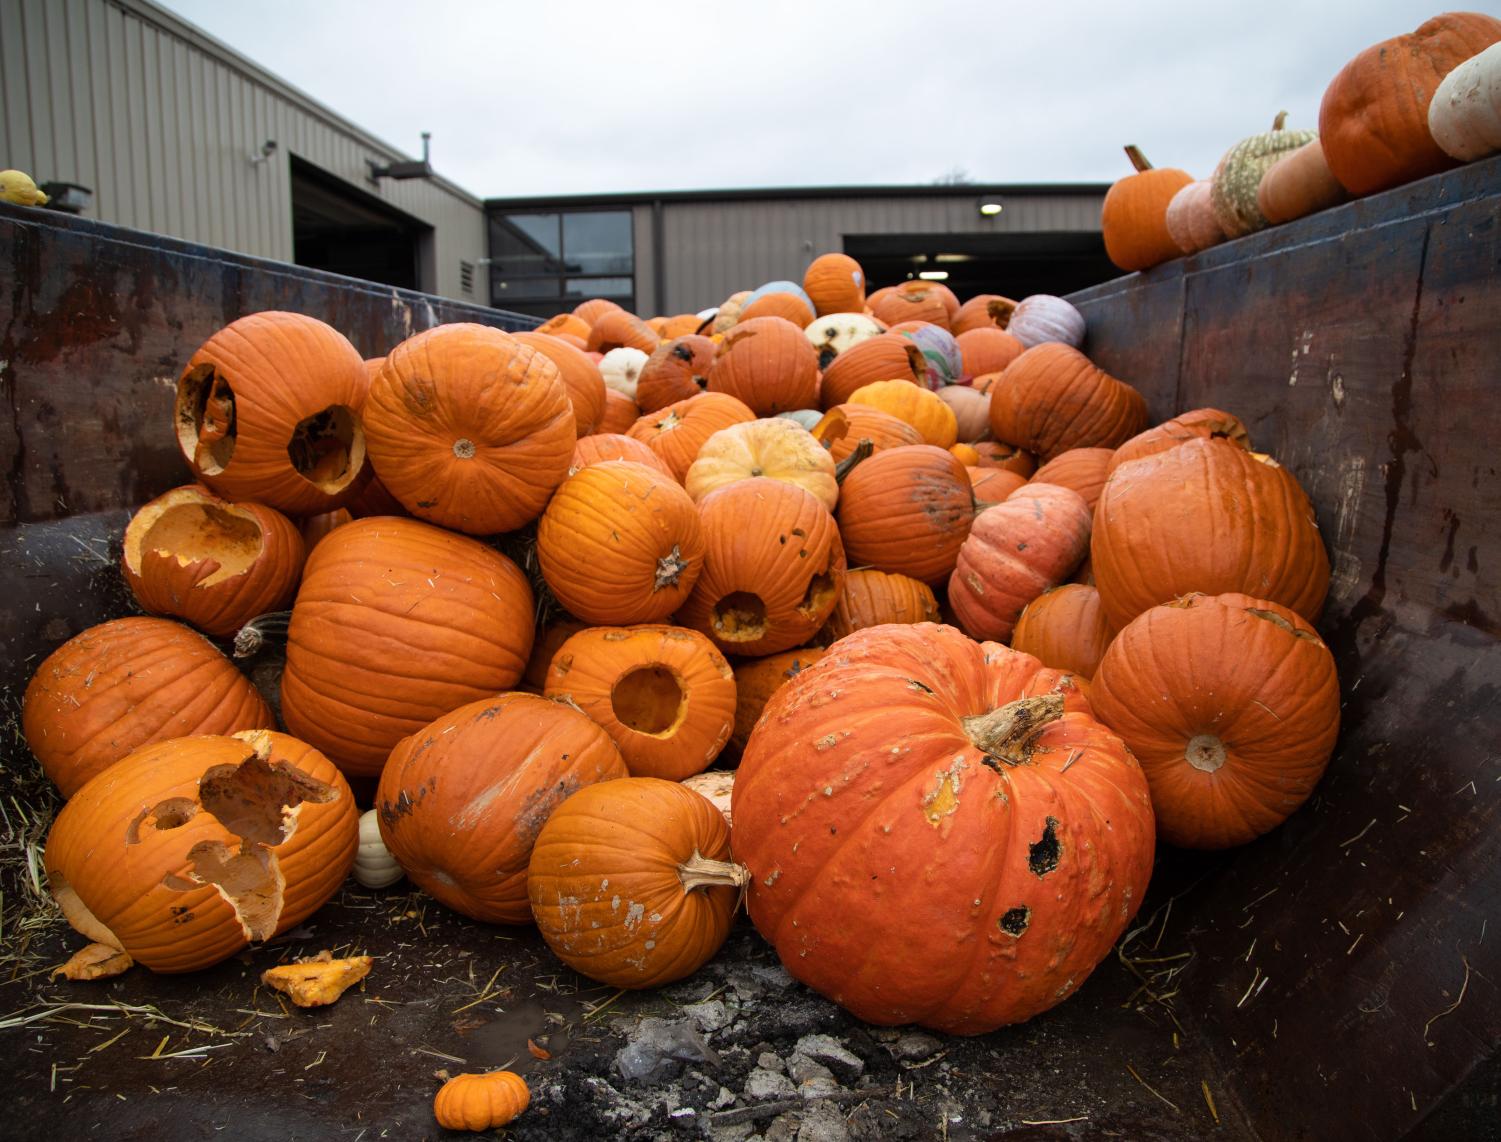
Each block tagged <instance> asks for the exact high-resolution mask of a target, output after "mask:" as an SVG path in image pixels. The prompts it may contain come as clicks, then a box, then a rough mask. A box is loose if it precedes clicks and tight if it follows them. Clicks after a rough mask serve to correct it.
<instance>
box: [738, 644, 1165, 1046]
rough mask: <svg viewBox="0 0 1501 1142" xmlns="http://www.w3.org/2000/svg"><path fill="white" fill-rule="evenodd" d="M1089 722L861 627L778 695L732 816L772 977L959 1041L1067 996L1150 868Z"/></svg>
mask: <svg viewBox="0 0 1501 1142" xmlns="http://www.w3.org/2000/svg"><path fill="white" fill-rule="evenodd" d="M1023 699H1033V700H1032V701H1026V702H1023V704H1022V705H1020V706H1017V705H1015V704H1014V703H1016V702H1018V701H1020V700H1023ZM1002 711H1004V712H1002ZM1087 711H1088V706H1087V704H1086V703H1085V702H1084V701H1083V699H1082V697H1081V696H1080V695H1079V693H1078V691H1077V690H1076V689H1075V688H1073V686H1072V684H1071V682H1070V680H1069V679H1067V678H1066V677H1060V676H1059V675H1058V673H1057V672H1056V671H1051V670H1046V669H1044V668H1043V667H1042V666H1041V664H1040V663H1038V662H1037V660H1036V659H1034V658H1031V657H1030V656H1028V655H1024V654H1016V653H1014V652H1012V651H1010V650H1007V649H1006V648H1005V647H1003V646H998V645H995V644H984V645H981V644H979V643H975V642H971V641H970V640H969V639H967V638H965V637H964V636H963V635H962V634H961V633H960V632H958V631H957V630H954V629H953V628H951V627H940V626H932V625H928V624H921V625H918V626H885V627H871V628H870V629H868V630H863V631H857V632H856V633H855V634H853V635H850V636H849V637H848V638H846V639H843V640H842V641H841V642H839V643H838V644H837V645H835V646H834V647H832V648H831V649H830V650H829V652H828V653H827V654H825V655H824V657H823V658H822V659H821V660H820V661H819V662H818V663H817V664H816V665H814V666H813V667H811V668H809V669H808V670H805V671H803V672H802V673H801V674H799V675H798V676H797V677H796V678H794V679H793V680H792V681H791V682H790V683H789V684H788V685H787V686H786V687H784V688H783V689H782V690H780V691H778V693H777V694H776V695H775V696H774V697H773V698H772V700H771V701H770V702H769V703H768V704H767V707H766V712H765V714H764V715H763V718H762V721H761V723H760V725H758V726H757V728H756V730H755V732H754V733H753V734H752V735H751V740H750V744H749V745H748V746H747V747H746V751H745V756H744V758H743V759H742V760H741V763H740V768H739V770H738V771H737V773H736V776H735V789H734V796H733V803H732V812H733V818H734V821H735V856H736V859H738V860H740V861H742V862H744V863H745V864H746V865H747V866H748V868H749V870H750V873H751V883H750V892H749V896H748V902H749V908H750V914H751V919H752V920H753V921H755V924H756V928H757V929H758V930H759V931H760V932H761V934H762V935H763V936H765V937H766V938H767V939H768V940H769V941H771V943H772V944H773V945H774V946H775V947H776V949H777V953H778V955H779V956H780V957H781V960H782V963H783V965H784V966H785V967H786V968H787V970H788V971H789V972H790V973H792V975H793V976H795V977H796V978H798V979H800V980H801V981H802V982H804V983H806V984H808V985H809V986H810V987H812V988H814V989H816V990H818V991H819V992H821V993H823V994H824V995H826V996H828V997H829V998H831V999H832V1000H834V1001H835V1002H836V1003H839V1004H841V1005H842V1006H844V1007H845V1008H847V1009H848V1010H849V1011H850V1012H852V1013H853V1014H854V1015H855V1016H856V1017H857V1018H860V1019H863V1020H865V1021H867V1022H871V1023H878V1024H899V1023H913V1022H915V1023H921V1024H923V1025H924V1026H927V1027H932V1028H935V1029H938V1030H941V1031H946V1032H950V1033H955V1034H978V1033H981V1032H985V1031H990V1030H993V1029H995V1028H996V1027H1000V1026H1002V1025H1004V1024H1007V1023H1014V1022H1018V1021H1020V1020H1023V1019H1028V1018H1030V1017H1031V1016H1033V1015H1035V1014H1037V1013H1038V1012H1039V1011H1042V1010H1045V1009H1047V1008H1049V1007H1052V1006H1053V1005H1054V1004H1056V1003H1058V1002H1059V1001H1060V1000H1062V999H1064V998H1065V997H1067V996H1068V995H1069V994H1071V993H1072V992H1073V991H1074V990H1075V989H1076V988H1077V987H1078V986H1079V984H1081V983H1082V982H1083V981H1084V979H1085V978H1086V977H1087V976H1088V975H1089V973H1090V971H1091V970H1093V968H1094V966H1095V965H1096V964H1097V963H1099V961H1100V960H1101V959H1103V958H1104V957H1105V956H1106V955H1108V954H1109V952H1110V949H1111V947H1112V946H1113V945H1114V942H1115V940H1116V938H1117V937H1118V936H1119V935H1120V933H1121V932H1122V931H1123V930H1124V928H1125V926H1126V924H1127V923H1128V922H1129V920H1130V918H1131V916H1132V915H1133V914H1134V913H1135V911H1136V909H1137V907H1138V906H1139V905H1140V903H1141V898H1142V893H1143V891H1144V890H1145V888H1146V883H1147V878H1148V876H1149V875H1150V872H1151V867H1152V856H1153V835H1154V834H1153V825H1152V812H1151V805H1150V801H1149V798H1148V795H1147V787H1146V781H1145V779H1144V778H1143V777H1142V774H1141V770H1140V769H1139V768H1138V767H1137V765H1136V763H1135V761H1133V760H1132V759H1131V757H1130V755H1129V754H1128V753H1126V752H1125V750H1124V747H1123V746H1122V745H1121V742H1120V739H1119V738H1117V737H1116V736H1115V735H1114V734H1112V733H1110V731H1108V730H1107V729H1106V728H1105V727H1104V726H1103V725H1101V724H1099V723H1098V722H1096V721H1095V719H1094V718H1093V717H1092V716H1090V714H1089V713H1088V712H1087ZM1007 723H1009V726H1008V725H1007ZM956 949H959V951H958V952H957V953H956Z"/></svg>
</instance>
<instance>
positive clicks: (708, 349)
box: [635, 333, 719, 412]
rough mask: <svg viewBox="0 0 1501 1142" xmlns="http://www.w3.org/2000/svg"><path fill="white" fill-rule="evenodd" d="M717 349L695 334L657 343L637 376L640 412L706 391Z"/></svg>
mask: <svg viewBox="0 0 1501 1142" xmlns="http://www.w3.org/2000/svg"><path fill="white" fill-rule="evenodd" d="M718 348H719V347H718V346H717V345H716V344H715V343H714V342H713V341H712V340H710V339H709V338H708V337H701V336H699V335H698V334H696V333H690V334H687V335H685V336H682V337H675V338H673V339H672V340H671V341H664V342H662V344H660V345H658V346H657V347H656V349H654V350H653V351H652V355H651V356H650V357H648V358H647V359H646V364H644V365H642V366H641V372H640V374H639V375H638V376H637V377H636V394H635V396H636V404H637V405H638V406H639V407H640V409H641V411H642V412H656V411H657V409H659V408H666V407H667V406H668V405H670V404H672V403H674V402H675V401H680V400H687V399H688V398H689V397H695V396H697V395H698V394H699V393H701V392H706V391H707V390H708V387H709V368H710V366H712V365H713V364H714V354H715V352H716V351H717V350H718Z"/></svg>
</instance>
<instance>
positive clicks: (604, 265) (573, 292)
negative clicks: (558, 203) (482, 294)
mask: <svg viewBox="0 0 1501 1142" xmlns="http://www.w3.org/2000/svg"><path fill="white" fill-rule="evenodd" d="M635 269H636V250H635V243H634V239H633V236H632V227H631V212H630V211H629V210H572V211H557V212H549V213H530V212H500V211H497V212H495V213H492V214H491V215H490V303H491V304H492V305H495V306H498V307H499V308H501V309H512V310H516V311H517V312H520V313H531V314H535V315H537V316H539V317H549V316H551V315H552V314H555V313H558V312H559V311H561V310H565V309H571V308H572V307H573V306H574V305H576V304H577V303H578V302H580V301H582V300H584V299H585V298H589V297H607V298H609V299H610V300H611V301H616V302H619V303H620V304H621V305H622V306H624V307H625V308H626V309H634V308H635V278H634V276H633V275H634V274H635Z"/></svg>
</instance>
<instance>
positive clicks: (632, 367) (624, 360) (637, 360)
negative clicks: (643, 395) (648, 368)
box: [599, 345, 649, 400]
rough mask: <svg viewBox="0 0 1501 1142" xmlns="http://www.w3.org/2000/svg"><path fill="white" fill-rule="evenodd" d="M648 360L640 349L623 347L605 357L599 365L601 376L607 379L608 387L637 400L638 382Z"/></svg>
mask: <svg viewBox="0 0 1501 1142" xmlns="http://www.w3.org/2000/svg"><path fill="white" fill-rule="evenodd" d="M648 360H649V358H648V357H647V355H646V354H645V353H643V352H642V351H641V350H640V349H632V348H631V347H630V346H629V345H622V346H621V347H620V348H619V349H611V350H610V351H609V352H608V353H606V354H605V355H604V359H603V360H601V361H600V363H599V375H600V376H602V377H603V378H604V379H605V384H606V386H608V387H609V388H612V389H614V390H615V391H616V392H619V393H624V394H625V395H626V396H628V397H630V398H631V400H635V399H636V381H637V380H638V379H639V378H640V376H641V369H642V367H643V366H645V364H646V362H647V361H648Z"/></svg>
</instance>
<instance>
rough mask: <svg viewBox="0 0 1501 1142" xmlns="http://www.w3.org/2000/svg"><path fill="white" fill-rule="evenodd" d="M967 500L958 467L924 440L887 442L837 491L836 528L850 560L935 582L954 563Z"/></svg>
mask: <svg viewBox="0 0 1501 1142" xmlns="http://www.w3.org/2000/svg"><path fill="white" fill-rule="evenodd" d="M973 515H974V499H973V496H972V493H971V492H970V486H969V477H968V476H967V475H966V474H965V471H964V465H963V464H961V463H959V461H958V460H957V459H956V458H955V457H954V456H952V455H951V454H950V453H948V452H945V451H944V450H943V449H942V448H935V447H933V446H932V445H931V444H914V445H908V446H906V447H901V448H888V449H887V450H886V451H884V452H880V453H877V454H876V455H874V456H872V457H870V459H868V460H866V461H864V462H863V463H861V464H858V465H856V467H855V469H854V471H852V472H851V473H850V474H849V475H848V476H847V477H845V481H844V485H843V486H842V487H841V488H840V490H839V530H840V533H841V534H842V535H843V537H844V544H845V550H846V552H847V553H848V555H849V558H850V561H851V562H853V563H854V564H855V565H856V566H866V565H869V566H871V567H875V568H878V569H879V570H882V571H889V572H893V573H896V574H900V575H910V576H912V578H914V579H921V580H922V581H923V582H924V583H937V582H940V581H942V580H943V579H944V578H946V577H947V576H948V573H949V572H950V571H952V570H953V569H954V560H955V559H956V558H957V557H958V555H959V547H960V545H961V544H962V543H963V542H964V537H965V536H966V535H968V534H969V525H970V520H971V519H972V518H973Z"/></svg>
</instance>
